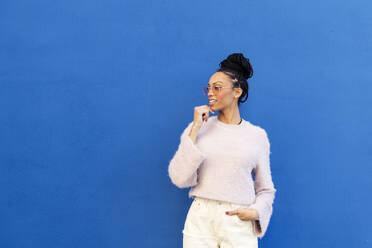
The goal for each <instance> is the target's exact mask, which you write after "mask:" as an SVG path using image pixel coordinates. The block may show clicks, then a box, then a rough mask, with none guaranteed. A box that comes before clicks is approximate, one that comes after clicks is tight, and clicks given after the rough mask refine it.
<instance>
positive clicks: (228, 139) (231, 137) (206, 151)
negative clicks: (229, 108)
mask: <svg viewBox="0 0 372 248" xmlns="http://www.w3.org/2000/svg"><path fill="white" fill-rule="evenodd" d="M192 124H193V122H190V123H189V124H188V125H187V127H186V128H185V129H184V130H183V133H182V135H181V138H180V144H179V146H178V150H177V151H176V152H175V154H174V156H173V158H172V159H171V160H170V163H169V166H168V175H169V177H170V179H171V181H172V183H173V184H174V185H176V186H177V187H178V188H188V187H191V189H190V191H189V198H194V197H195V196H199V197H204V198H209V199H214V200H220V201H227V202H231V203H235V204H245V205H248V208H252V209H255V210H256V211H257V213H258V216H259V219H258V220H256V221H254V225H253V226H254V232H255V234H256V235H257V237H259V238H262V237H263V236H264V235H265V233H266V230H267V228H268V225H269V222H270V218H271V216H272V212H273V203H274V198H275V192H276V189H275V188H274V183H273V181H272V176H271V169H270V153H271V152H270V142H269V139H268V136H267V133H266V131H265V130H264V129H263V128H261V127H259V126H257V125H254V124H252V123H251V122H249V121H247V120H245V119H243V120H242V122H241V123H240V124H227V123H224V122H222V121H220V120H219V119H218V118H217V116H210V117H209V119H208V121H207V122H205V123H204V124H203V126H202V127H201V128H200V130H199V132H198V134H197V137H196V141H195V143H194V142H193V141H192V139H191V138H190V136H189V133H190V131H191V128H192ZM252 174H253V175H252ZM253 177H254V178H253Z"/></svg>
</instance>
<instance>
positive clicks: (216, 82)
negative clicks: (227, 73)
mask: <svg viewBox="0 0 372 248" xmlns="http://www.w3.org/2000/svg"><path fill="white" fill-rule="evenodd" d="M218 83H221V84H223V82H221V81H215V82H213V83H211V84H218ZM208 85H209V84H208Z"/></svg>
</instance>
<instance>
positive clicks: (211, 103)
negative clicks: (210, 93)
mask: <svg viewBox="0 0 372 248" xmlns="http://www.w3.org/2000/svg"><path fill="white" fill-rule="evenodd" d="M216 102H217V101H216V100H212V101H209V106H213V105H215V104H216Z"/></svg>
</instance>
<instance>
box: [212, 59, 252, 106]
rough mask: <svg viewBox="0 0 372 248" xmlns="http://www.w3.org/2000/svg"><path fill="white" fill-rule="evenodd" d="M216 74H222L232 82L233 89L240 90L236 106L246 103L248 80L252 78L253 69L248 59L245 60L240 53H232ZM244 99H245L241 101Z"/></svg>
mask: <svg viewBox="0 0 372 248" xmlns="http://www.w3.org/2000/svg"><path fill="white" fill-rule="evenodd" d="M219 65H220V68H219V69H218V70H217V72H219V71H220V72H224V73H225V74H227V75H228V76H229V77H230V78H231V79H232V80H233V87H234V88H239V87H240V88H241V89H242V90H243V93H242V94H241V95H240V97H239V99H238V106H239V105H240V103H243V102H245V101H247V99H248V90H249V85H248V82H247V79H248V78H251V77H252V76H253V68H252V65H251V63H250V62H249V59H247V58H245V57H244V55H243V54H242V53H232V54H230V55H229V56H228V57H227V58H226V59H224V60H223V61H222V62H221V63H220V64H219ZM244 97H245V99H243V98H244Z"/></svg>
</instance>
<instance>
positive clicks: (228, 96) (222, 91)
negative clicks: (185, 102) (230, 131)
mask: <svg viewBox="0 0 372 248" xmlns="http://www.w3.org/2000/svg"><path fill="white" fill-rule="evenodd" d="M208 87H209V88H210V90H209V92H208V100H209V106H210V107H211V109H212V110H213V111H217V110H223V109H225V108H226V107H231V105H232V104H237V101H238V99H239V96H240V95H241V93H242V92H243V91H242V89H241V88H232V87H233V81H232V80H231V78H230V77H229V76H228V75H226V74H225V73H223V72H216V73H214V74H213V75H212V76H211V78H210V79H209V83H208ZM213 87H217V88H214V89H215V90H212V88H213ZM220 87H223V88H220ZM211 100H215V102H211Z"/></svg>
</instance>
